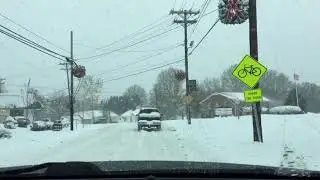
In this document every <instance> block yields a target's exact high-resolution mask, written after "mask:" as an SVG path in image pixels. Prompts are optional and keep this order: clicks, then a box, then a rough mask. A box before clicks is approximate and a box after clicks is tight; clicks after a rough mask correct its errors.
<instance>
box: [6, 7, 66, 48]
mask: <svg viewBox="0 0 320 180" xmlns="http://www.w3.org/2000/svg"><path fill="white" fill-rule="evenodd" d="M0 16H1V17H3V18H5V19H7V20H8V21H10V22H12V23H13V24H15V25H17V26H19V27H20V28H22V29H24V30H26V31H28V32H29V33H31V34H33V35H34V36H36V37H38V38H40V39H42V40H43V41H45V42H47V43H48V44H51V45H52V46H54V47H56V48H58V49H60V50H62V51H65V52H68V53H69V51H67V50H65V49H63V48H61V47H59V46H57V45H56V44H54V43H52V42H50V41H49V40H47V39H45V38H44V37H42V36H40V35H39V34H36V33H35V32H32V31H31V30H30V29H27V28H26V27H24V26H22V25H21V24H19V23H17V22H15V21H13V20H12V19H10V18H9V17H7V16H5V15H3V14H1V13H0Z"/></svg>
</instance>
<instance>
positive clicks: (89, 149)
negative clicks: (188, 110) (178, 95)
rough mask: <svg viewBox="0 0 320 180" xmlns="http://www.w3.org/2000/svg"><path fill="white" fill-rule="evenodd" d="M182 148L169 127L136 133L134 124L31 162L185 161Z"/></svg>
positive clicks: (84, 138)
mask: <svg viewBox="0 0 320 180" xmlns="http://www.w3.org/2000/svg"><path fill="white" fill-rule="evenodd" d="M183 148H184V147H183V146H182V145H181V144H180V143H179V139H178V138H177V137H176V136H175V134H174V133H173V131H172V129H170V128H166V127H164V128H163V130H162V131H151V132H147V131H141V132H138V131H137V128H136V124H118V125H116V126H107V127H105V128H103V129H99V130H97V131H96V132H94V133H92V134H90V135H88V136H79V137H77V138H75V139H73V140H71V141H69V142H67V143H63V144H61V145H59V146H57V147H55V148H51V149H50V150H48V151H46V152H43V153H41V154H38V155H37V157H36V159H35V162H37V163H41V162H55V161H58V162H61V161H108V160H187V154H185V153H184V149H183ZM48 154H50V155H49V156H48Z"/></svg>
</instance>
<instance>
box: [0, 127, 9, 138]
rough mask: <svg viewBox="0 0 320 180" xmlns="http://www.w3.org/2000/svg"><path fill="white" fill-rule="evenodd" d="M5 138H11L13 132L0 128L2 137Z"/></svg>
mask: <svg viewBox="0 0 320 180" xmlns="http://www.w3.org/2000/svg"><path fill="white" fill-rule="evenodd" d="M4 138H7V139H9V138H11V132H10V131H7V130H5V129H0V139H4Z"/></svg>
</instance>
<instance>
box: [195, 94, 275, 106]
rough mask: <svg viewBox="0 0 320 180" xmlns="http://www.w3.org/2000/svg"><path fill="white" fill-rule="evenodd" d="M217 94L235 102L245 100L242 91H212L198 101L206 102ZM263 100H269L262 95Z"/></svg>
mask: <svg viewBox="0 0 320 180" xmlns="http://www.w3.org/2000/svg"><path fill="white" fill-rule="evenodd" d="M217 95H221V96H224V97H226V98H229V99H231V100H233V101H235V102H237V103H239V102H244V101H245V99H244V94H243V92H218V93H213V94H211V95H210V96H208V97H206V98H205V99H204V100H202V101H201V102H200V104H202V103H204V102H206V101H207V100H208V99H210V98H211V97H213V96H217ZM263 101H264V102H269V101H270V100H269V99H268V98H266V97H263Z"/></svg>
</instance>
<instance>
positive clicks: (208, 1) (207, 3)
mask: <svg viewBox="0 0 320 180" xmlns="http://www.w3.org/2000/svg"><path fill="white" fill-rule="evenodd" d="M210 2H211V0H206V1H205V2H204V4H203V5H202V7H201V10H200V12H201V13H200V15H199V17H198V21H197V23H196V25H195V26H194V28H193V29H192V32H191V33H190V36H189V38H190V37H191V36H192V35H193V33H194V32H195V30H196V28H197V27H198V25H199V22H200V21H201V19H202V18H203V17H204V13H205V12H206V10H207V8H208V6H209V4H210Z"/></svg>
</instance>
